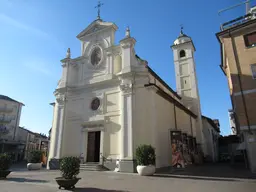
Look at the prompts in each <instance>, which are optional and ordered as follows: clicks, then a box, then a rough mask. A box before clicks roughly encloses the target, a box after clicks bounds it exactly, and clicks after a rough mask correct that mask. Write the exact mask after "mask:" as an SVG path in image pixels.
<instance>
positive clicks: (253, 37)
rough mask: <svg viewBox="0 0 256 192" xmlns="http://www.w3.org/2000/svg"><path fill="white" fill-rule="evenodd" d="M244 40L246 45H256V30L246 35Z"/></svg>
mask: <svg viewBox="0 0 256 192" xmlns="http://www.w3.org/2000/svg"><path fill="white" fill-rule="evenodd" d="M244 42H245V46H246V47H254V46H256V32H253V33H250V34H247V35H245V36H244Z"/></svg>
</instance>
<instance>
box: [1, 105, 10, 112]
mask: <svg viewBox="0 0 256 192" xmlns="http://www.w3.org/2000/svg"><path fill="white" fill-rule="evenodd" d="M0 112H6V113H11V112H13V108H11V107H7V106H0Z"/></svg>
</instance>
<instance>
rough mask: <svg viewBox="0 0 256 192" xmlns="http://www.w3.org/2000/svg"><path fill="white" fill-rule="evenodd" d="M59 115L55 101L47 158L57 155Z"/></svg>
mask: <svg viewBox="0 0 256 192" xmlns="http://www.w3.org/2000/svg"><path fill="white" fill-rule="evenodd" d="M59 117H60V115H59V105H58V103H56V106H55V108H54V115H53V124H52V132H51V142H50V152H49V158H53V157H56V155H57V145H58V135H59ZM27 142H29V138H28V139H27Z"/></svg>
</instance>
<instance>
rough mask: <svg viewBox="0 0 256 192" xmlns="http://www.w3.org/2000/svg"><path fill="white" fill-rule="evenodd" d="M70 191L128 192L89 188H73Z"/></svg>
mask: <svg viewBox="0 0 256 192" xmlns="http://www.w3.org/2000/svg"><path fill="white" fill-rule="evenodd" d="M71 191H74V192H128V191H117V190H107V189H99V188H90V187H89V188H88V187H83V188H75V189H72V190H71Z"/></svg>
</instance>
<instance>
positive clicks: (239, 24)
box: [216, 7, 256, 172]
mask: <svg viewBox="0 0 256 192" xmlns="http://www.w3.org/2000/svg"><path fill="white" fill-rule="evenodd" d="M216 35H217V38H218V40H219V42H220V50H221V65H220V67H221V69H222V71H223V72H224V74H225V75H226V77H227V81H228V86H229V92H230V98H231V102H232V109H231V110H230V111H229V114H230V116H231V118H230V119H231V120H232V123H231V126H232V129H233V130H234V133H236V134H238V135H239V136H240V138H241V145H242V146H244V147H243V148H244V149H245V150H246V153H247V156H248V161H249V165H250V169H251V170H252V171H254V172H255V171H256V116H255V114H256V107H255V104H256V56H255V55H256V54H255V53H256V7H253V8H251V9H250V11H249V12H248V13H247V14H246V15H244V16H241V17H239V18H235V19H234V20H232V21H228V22H226V23H224V24H222V25H221V31H220V32H218V33H217V34H216ZM233 122H234V124H235V125H233ZM240 149H241V147H240Z"/></svg>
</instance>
